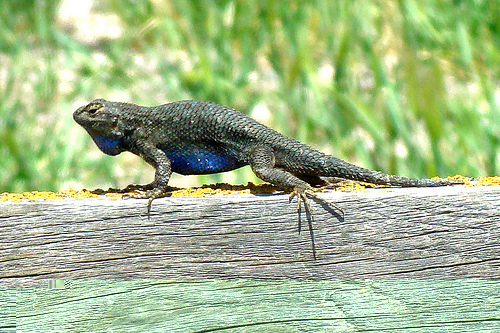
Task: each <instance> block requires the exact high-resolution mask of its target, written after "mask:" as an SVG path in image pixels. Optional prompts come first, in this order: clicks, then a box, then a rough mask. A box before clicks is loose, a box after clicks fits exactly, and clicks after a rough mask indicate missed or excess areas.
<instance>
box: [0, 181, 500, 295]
mask: <svg viewBox="0 0 500 333" xmlns="http://www.w3.org/2000/svg"><path fill="white" fill-rule="evenodd" d="M320 195H321V196H322V197H323V198H324V199H326V200H329V201H331V202H334V203H336V204H337V205H338V206H340V207H342V208H343V209H344V211H345V218H344V219H343V220H342V219H341V218H339V217H338V216H334V215H332V214H331V213H330V212H328V211H327V210H325V209H324V207H322V206H321V205H319V204H318V203H314V205H313V216H314V228H315V236H316V245H317V249H318V260H316V261H314V260H312V253H311V244H310V239H309V234H308V232H307V228H304V230H303V232H302V234H298V233H297V214H296V211H295V208H296V205H295V203H291V204H289V203H288V196H287V195H286V194H272V195H253V194H234V195H220V196H210V197H203V198H193V197H175V198H162V199H157V200H155V201H154V202H153V207H152V213H151V217H150V219H148V218H147V216H146V201H145V200H137V199H127V200H107V199H86V200H77V199H66V200H48V201H36V202H0V286H5V287H7V286H35V285H38V284H40V283H41V281H46V280H48V279H61V280H73V279H177V280H192V279H195V280H200V279H202V280H206V279H236V278H243V279H303V280H326V279H384V280H386V279H463V278H480V279H498V278H500V231H499V230H500V228H499V227H500V222H499V215H500V214H499V208H498V207H499V203H500V200H499V199H500V188H499V187H480V188H475V187H464V186H453V187H442V188H414V189H408V188H407V189H401V188H396V189H390V190H387V189H372V190H369V191H367V192H358V193H341V192H335V191H331V192H328V193H320ZM303 220H305V218H304V217H303ZM303 222H305V221H303Z"/></svg>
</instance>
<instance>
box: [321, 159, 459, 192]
mask: <svg viewBox="0 0 500 333" xmlns="http://www.w3.org/2000/svg"><path fill="white" fill-rule="evenodd" d="M331 159H333V160H330V159H329V161H328V163H326V164H327V165H326V168H325V169H326V170H327V173H328V175H322V176H326V177H339V178H345V179H350V180H356V181H362V182H367V183H372V184H377V185H388V186H401V187H433V186H444V185H453V184H455V182H452V181H449V180H446V179H429V178H421V179H416V178H408V177H401V176H395V175H389V174H386V173H383V172H379V171H374V170H370V169H366V168H363V167H360V166H357V165H354V164H351V163H348V162H346V161H343V160H341V159H338V158H336V157H333V156H331Z"/></svg>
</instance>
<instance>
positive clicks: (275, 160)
mask: <svg viewBox="0 0 500 333" xmlns="http://www.w3.org/2000/svg"><path fill="white" fill-rule="evenodd" d="M73 118H74V120H75V121H76V122H77V123H78V124H80V125H81V126H83V127H84V128H85V129H86V130H87V132H88V133H89V134H90V136H91V137H92V139H93V140H94V142H95V143H96V144H97V146H98V147H99V148H100V149H101V150H102V151H103V152H104V153H106V154H109V155H117V154H119V153H121V152H123V151H130V152H132V153H134V154H136V155H139V156H140V157H142V158H143V159H144V160H145V161H146V162H148V163H149V164H150V165H152V166H153V167H154V168H155V170H156V173H155V179H154V181H153V182H152V183H150V184H147V185H143V186H138V185H133V186H130V187H128V189H133V190H136V193H135V194H133V195H132V196H134V197H139V198H149V202H148V212H149V209H150V206H151V201H152V200H153V199H154V198H157V197H159V196H161V195H162V194H163V193H164V192H166V189H167V186H168V181H169V179H170V176H171V174H172V172H176V173H180V174H183V175H198V174H211V173H218V172H224V171H230V170H234V169H237V168H240V167H242V166H245V165H250V167H251V168H252V170H253V172H254V173H255V174H256V175H257V177H259V178H260V179H262V180H264V181H267V182H269V183H272V184H274V185H276V186H278V187H281V188H283V189H286V190H290V191H291V192H292V194H291V197H290V199H292V198H293V197H294V196H297V199H298V206H297V207H298V208H297V209H298V211H299V212H300V207H301V205H300V203H301V201H303V202H304V204H305V209H306V213H308V212H309V207H310V206H309V201H308V199H307V197H308V196H310V197H313V198H316V199H319V200H322V199H321V198H319V197H318V196H316V195H315V194H314V193H313V191H314V188H313V185H317V184H325V181H324V178H330V177H335V178H345V179H351V180H357V181H363V182H368V183H373V184H380V185H389V186H403V187H407V186H443V185H452V184H455V183H457V182H451V181H447V180H432V179H413V178H407V177H400V176H394V175H388V174H385V173H382V172H378V171H373V170H369V169H365V168H362V167H359V166H356V165H354V164H351V163H348V162H346V161H343V160H341V159H338V158H336V157H333V156H330V155H326V154H323V153H322V152H320V151H318V150H315V149H313V148H311V147H309V146H308V145H306V144H304V143H301V142H299V141H297V140H294V139H291V138H289V137H287V136H284V135H282V134H280V133H278V132H276V131H275V130H273V129H271V128H269V127H267V126H265V125H263V124H261V123H259V122H257V121H255V120H253V119H252V118H250V117H248V116H246V115H245V114H243V113H241V112H239V111H236V110H234V109H231V108H229V107H226V106H222V105H219V104H215V103H211V102H204V101H179V102H172V103H168V104H164V105H160V106H155V107H146V106H139V105H136V104H131V103H121V102H109V101H106V100H104V99H96V100H93V101H92V102H90V103H89V104H88V105H85V106H82V107H80V108H78V109H77V110H76V111H75V112H74V114H73ZM322 201H323V200H322ZM330 205H332V204H330ZM337 209H338V208H337ZM339 210H340V209H339ZM340 211H341V210H340ZM299 221H300V214H299ZM308 222H309V230H310V233H311V239H312V242H313V255H314V258H316V250H315V246H314V238H313V232H312V226H311V219H310V214H308ZM299 230H300V222H299Z"/></svg>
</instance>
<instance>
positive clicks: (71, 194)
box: [0, 175, 500, 201]
mask: <svg viewBox="0 0 500 333" xmlns="http://www.w3.org/2000/svg"><path fill="white" fill-rule="evenodd" d="M433 179H441V178H438V177H434V178H433ZM445 179H447V180H457V181H460V182H462V183H463V184H464V185H468V186H493V185H500V176H495V177H477V178H474V179H471V178H467V177H464V176H460V175H455V176H450V177H446V178H445ZM366 187H370V188H379V187H385V188H387V189H390V187H386V186H383V185H374V184H370V183H364V182H356V181H341V182H339V183H337V184H334V185H333V186H332V188H334V189H336V190H340V191H343V192H358V191H364V190H365V188H366ZM279 190H280V189H279V188H278V187H276V186H273V185H270V184H267V183H264V184H258V185H255V184H253V183H248V184H247V185H230V184H226V183H217V184H210V185H203V186H200V187H191V188H172V190H171V191H170V192H168V193H167V195H166V196H172V197H183V196H190V197H204V196H210V195H216V194H219V195H220V194H222V195H226V194H235V193H238V194H243V193H256V194H262V193H274V192H276V191H279ZM124 194H125V193H124V192H123V191H122V190H119V189H109V190H101V189H96V190H93V191H89V190H62V191H58V192H49V191H32V192H22V193H7V192H5V193H0V201H21V200H54V199H65V198H72V199H85V198H107V199H110V200H117V199H121V198H122V197H123V196H124Z"/></svg>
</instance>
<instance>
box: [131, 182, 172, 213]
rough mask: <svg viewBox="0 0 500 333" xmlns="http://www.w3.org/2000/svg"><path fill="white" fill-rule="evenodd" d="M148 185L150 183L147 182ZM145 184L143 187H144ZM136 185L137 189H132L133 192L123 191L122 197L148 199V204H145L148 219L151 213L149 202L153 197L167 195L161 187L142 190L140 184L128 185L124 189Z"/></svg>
mask: <svg viewBox="0 0 500 333" xmlns="http://www.w3.org/2000/svg"><path fill="white" fill-rule="evenodd" d="M148 185H150V184H148ZM148 185H145V186H144V187H143V188H145V187H146V186H148ZM135 186H138V187H139V189H134V190H133V192H130V193H125V194H124V195H123V197H124V198H134V199H149V200H148V205H147V210H148V219H149V218H150V213H151V203H152V202H153V200H154V199H156V198H161V197H165V196H167V193H166V192H164V191H162V190H161V189H158V188H157V189H150V190H142V189H140V188H141V185H129V186H127V188H126V189H129V187H135Z"/></svg>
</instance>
